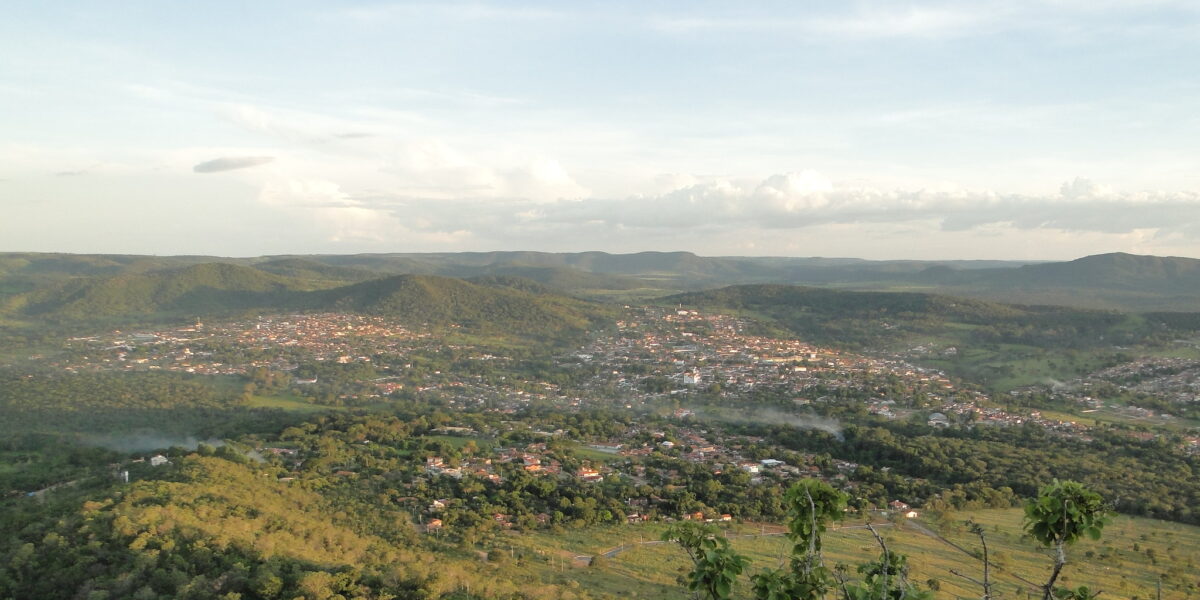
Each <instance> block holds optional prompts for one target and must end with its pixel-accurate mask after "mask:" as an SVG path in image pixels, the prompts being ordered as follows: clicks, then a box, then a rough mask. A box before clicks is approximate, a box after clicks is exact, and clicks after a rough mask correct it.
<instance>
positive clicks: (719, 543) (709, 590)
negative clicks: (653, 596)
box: [662, 521, 750, 600]
mask: <svg viewBox="0 0 1200 600" xmlns="http://www.w3.org/2000/svg"><path fill="white" fill-rule="evenodd" d="M662 539H663V540H664V541H670V542H675V543H677V544H679V546H680V547H681V548H683V550H684V551H685V552H687V554H688V558H690V559H692V565H693V569H692V572H691V574H690V576H689V578H688V589H689V590H691V591H692V592H694V593H696V594H698V595H701V596H702V597H703V598H704V599H705V600H728V599H729V598H730V597H731V596H732V594H733V584H734V582H736V581H737V578H738V575H741V574H742V570H743V569H745V568H746V565H748V564H749V563H750V559H748V558H746V557H744V556H742V555H740V554H738V553H736V552H734V551H733V549H732V548H730V547H729V540H727V539H725V538H723V537H718V536H717V529H716V528H715V527H713V526H711V525H705V524H703V523H695V522H691V521H685V522H682V523H677V524H675V525H672V526H670V527H668V528H667V530H666V531H665V532H664V533H663V536H662Z"/></svg>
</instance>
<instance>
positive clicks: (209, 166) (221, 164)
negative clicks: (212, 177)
mask: <svg viewBox="0 0 1200 600" xmlns="http://www.w3.org/2000/svg"><path fill="white" fill-rule="evenodd" d="M273 160H275V157H273V156H224V157H221V158H214V159H213V160H209V161H205V162H202V163H200V164H198V165H196V166H194V167H192V170H193V171H195V172H197V173H219V172H221V171H232V170H234V169H248V168H250V167H257V166H259V165H265V164H267V163H269V162H271V161H273Z"/></svg>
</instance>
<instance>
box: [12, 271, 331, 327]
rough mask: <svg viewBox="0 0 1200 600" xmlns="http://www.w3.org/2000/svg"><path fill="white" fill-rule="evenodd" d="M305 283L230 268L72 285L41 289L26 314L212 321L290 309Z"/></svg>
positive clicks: (57, 317)
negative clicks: (267, 309) (218, 316)
mask: <svg viewBox="0 0 1200 600" xmlns="http://www.w3.org/2000/svg"><path fill="white" fill-rule="evenodd" d="M311 287H312V284H310V283H308V282H305V281H303V280H298V279H292V278H288V277H282V276H279V275H273V274H271V273H266V272H263V271H259V270H257V269H252V268H250V267H241V266H237V265H231V264H226V263H206V264H200V265H195V266H191V267H184V268H182V269H171V270H166V271H158V272H152V273H146V274H140V273H138V274H122V275H117V276H115V277H108V278H100V279H76V280H70V281H67V282H65V283H63V284H60V285H58V286H52V287H49V288H44V289H40V290H38V291H36V292H34V293H33V294H32V295H31V296H30V298H29V299H28V300H27V302H26V305H25V307H24V309H23V313H24V315H26V316H29V317H35V318H41V319H46V320H52V321H60V322H61V321H103V320H118V319H122V318H147V319H151V318H155V317H160V316H189V315H191V316H208V315H215V314H225V313H231V312H235V311H240V310H248V309H251V308H257V307H264V306H273V305H286V304H287V303H288V299H289V297H290V296H289V292H294V291H298V290H304V289H310V288H311Z"/></svg>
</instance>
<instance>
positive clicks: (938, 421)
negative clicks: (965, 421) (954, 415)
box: [929, 412, 950, 427]
mask: <svg viewBox="0 0 1200 600" xmlns="http://www.w3.org/2000/svg"><path fill="white" fill-rule="evenodd" d="M929 426H930V427H949V426H950V419H947V418H946V415H944V414H942V413H940V412H935V413H933V414H932V415H929Z"/></svg>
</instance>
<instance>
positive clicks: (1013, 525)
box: [497, 509, 1200, 600]
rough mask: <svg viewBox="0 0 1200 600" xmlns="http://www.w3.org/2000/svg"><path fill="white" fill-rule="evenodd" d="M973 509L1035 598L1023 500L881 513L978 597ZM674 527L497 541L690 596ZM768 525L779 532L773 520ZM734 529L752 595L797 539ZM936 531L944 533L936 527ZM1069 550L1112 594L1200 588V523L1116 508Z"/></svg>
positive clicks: (538, 573)
mask: <svg viewBox="0 0 1200 600" xmlns="http://www.w3.org/2000/svg"><path fill="white" fill-rule="evenodd" d="M968 518H970V519H973V520H974V521H975V522H977V523H979V524H980V525H982V526H983V527H984V530H985V534H986V536H987V539H988V544H989V547H990V548H991V552H992V558H993V580H994V581H995V582H996V588H995V589H996V591H999V592H1000V594H1001V597H1003V598H1025V597H1026V596H1027V594H1034V592H1035V590H1034V586H1033V585H1032V583H1031V582H1033V583H1036V582H1039V581H1044V580H1045V577H1046V576H1047V575H1048V573H1049V569H1050V566H1051V558H1050V554H1049V553H1048V552H1047V551H1043V550H1040V549H1039V548H1037V547H1036V546H1034V545H1033V544H1032V543H1031V542H1030V541H1029V540H1028V539H1026V538H1024V536H1023V535H1022V533H1021V518H1022V514H1021V511H1020V510H1019V509H1005V510H981V511H974V512H971V513H958V514H953V515H949V516H947V517H946V518H944V519H943V520H941V521H939V522H938V523H930V522H925V521H918V522H913V521H905V522H903V523H900V524H898V525H897V524H890V523H881V524H880V527H879V531H880V532H881V533H882V535H883V536H884V538H885V539H886V540H887V542H888V544H889V547H890V548H891V549H892V550H893V551H896V552H902V553H904V554H907V555H908V557H909V565H910V567H911V573H910V578H911V579H913V580H916V581H919V582H920V583H921V584H922V585H928V582H929V580H936V581H937V586H938V588H939V591H938V592H937V596H936V597H938V598H978V597H980V596H981V593H980V591H979V589H978V588H977V587H975V586H974V585H973V584H970V583H968V582H966V581H965V580H963V579H961V578H959V577H956V576H955V575H953V574H951V573H950V570H951V569H955V570H958V571H959V572H962V573H964V574H967V575H970V576H972V577H976V578H978V577H979V576H980V571H981V567H980V563H979V562H978V561H977V560H976V559H974V558H973V557H972V556H970V555H969V554H967V552H972V551H974V550H976V549H977V548H978V547H979V541H978V538H977V537H975V536H974V535H973V534H971V533H970V532H969V531H967V529H966V528H965V527H964V526H963V525H962V522H963V521H964V520H966V519H968ZM860 525H861V522H855V521H853V520H848V521H847V522H845V523H843V524H842V527H841V528H839V529H836V530H831V531H830V532H829V534H828V535H827V537H826V539H825V559H826V562H827V563H828V564H831V565H836V564H838V563H843V564H847V565H851V566H853V565H857V564H859V563H861V562H863V561H866V560H869V559H871V558H873V557H874V556H876V555H877V554H878V551H879V549H878V545H877V544H876V542H875V540H874V538H873V537H872V536H871V533H870V532H869V531H867V530H866V529H864V528H862V527H860ZM664 527H665V526H664V525H663V524H660V523H653V524H645V525H628V526H620V527H608V528H595V529H588V530H568V531H564V532H561V533H540V532H539V533H533V534H513V535H510V536H503V537H502V538H500V539H499V540H498V541H497V547H498V548H503V549H508V547H510V546H511V547H512V548H513V549H514V550H515V551H516V552H522V553H524V554H525V555H526V556H528V557H530V558H529V559H528V560H526V561H524V564H523V565H522V566H520V567H518V570H520V571H525V574H526V576H527V577H530V578H532V579H536V580H540V581H546V582H551V581H558V582H565V581H577V582H578V584H579V586H580V587H581V588H583V589H589V590H594V591H598V592H599V591H603V592H604V593H605V594H608V595H612V596H618V597H629V598H638V597H641V598H672V599H675V598H677V599H680V600H682V599H684V598H686V597H687V595H686V594H685V590H684V589H683V588H682V587H681V586H680V585H679V584H678V583H677V581H676V577H678V576H679V575H681V574H683V573H684V572H686V570H687V568H688V564H687V561H686V557H685V555H684V554H683V552H682V551H681V550H680V549H678V548H677V547H676V546H674V545H673V544H665V543H655V542H654V540H657V539H658V538H659V536H660V535H661V534H662V531H663V529H664ZM775 530H776V531H778V528H777V527H776V528H775ZM766 531H767V532H768V533H770V531H771V529H770V528H768V529H767V530H766ZM727 532H728V534H729V535H730V536H731V541H732V545H733V547H734V548H735V549H736V550H737V551H738V552H740V553H743V554H745V555H746V556H748V557H749V558H750V559H751V561H752V562H751V567H750V568H749V569H748V570H747V572H746V573H745V574H744V575H743V578H742V580H741V586H740V589H739V590H738V596H739V597H748V596H749V575H750V574H753V573H756V572H758V571H760V570H762V569H764V568H776V567H778V566H780V565H781V564H783V561H784V560H785V557H786V556H787V552H788V548H789V542H788V541H787V539H786V538H784V537H783V536H781V535H756V534H760V533H761V532H762V529H761V528H760V527H759V526H755V525H736V524H735V525H732V526H731V527H730V528H728V529H727ZM935 533H936V534H937V535H938V536H941V537H937V536H935V535H931V534H935ZM739 536H746V537H739ZM622 546H625V547H626V549H624V550H623V551H621V552H619V553H616V554H615V555H612V556H604V553H605V552H608V551H611V550H612V549H614V548H617V547H622ZM597 555H600V556H601V558H599V559H598V560H596V562H595V564H594V565H593V566H584V565H585V564H586V560H584V559H583V558H581V557H587V556H597ZM1068 558H1069V564H1068V566H1067V567H1066V569H1065V570H1064V575H1063V577H1062V578H1060V581H1061V582H1062V583H1063V584H1069V585H1074V586H1078V585H1088V586H1090V587H1092V588H1093V589H1097V588H1098V589H1101V590H1103V591H1104V594H1103V596H1102V597H1103V598H1110V599H1111V598H1116V599H1132V598H1139V599H1143V600H1144V599H1149V598H1154V592H1155V584H1156V582H1157V581H1158V579H1159V577H1160V576H1161V577H1162V578H1163V587H1162V597H1163V598H1164V599H1185V598H1200V566H1198V565H1200V528H1197V527H1189V526H1184V525H1179V524H1175V523H1168V522H1164V521H1155V520H1151V519H1141V518H1133V517H1124V516H1121V517H1116V518H1114V519H1113V522H1112V523H1111V524H1110V525H1109V526H1108V527H1107V528H1106V529H1105V532H1104V537H1103V538H1102V539H1101V540H1099V541H1095V542H1093V541H1090V540H1089V541H1084V542H1080V543H1079V544H1077V545H1076V546H1075V547H1072V548H1071V549H1070V550H1069V551H1068ZM851 570H853V568H851ZM1023 579H1024V581H1023ZM1189 586H1190V587H1189ZM1031 597H1032V596H1031ZM1038 597H1040V595H1039V596H1038Z"/></svg>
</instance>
